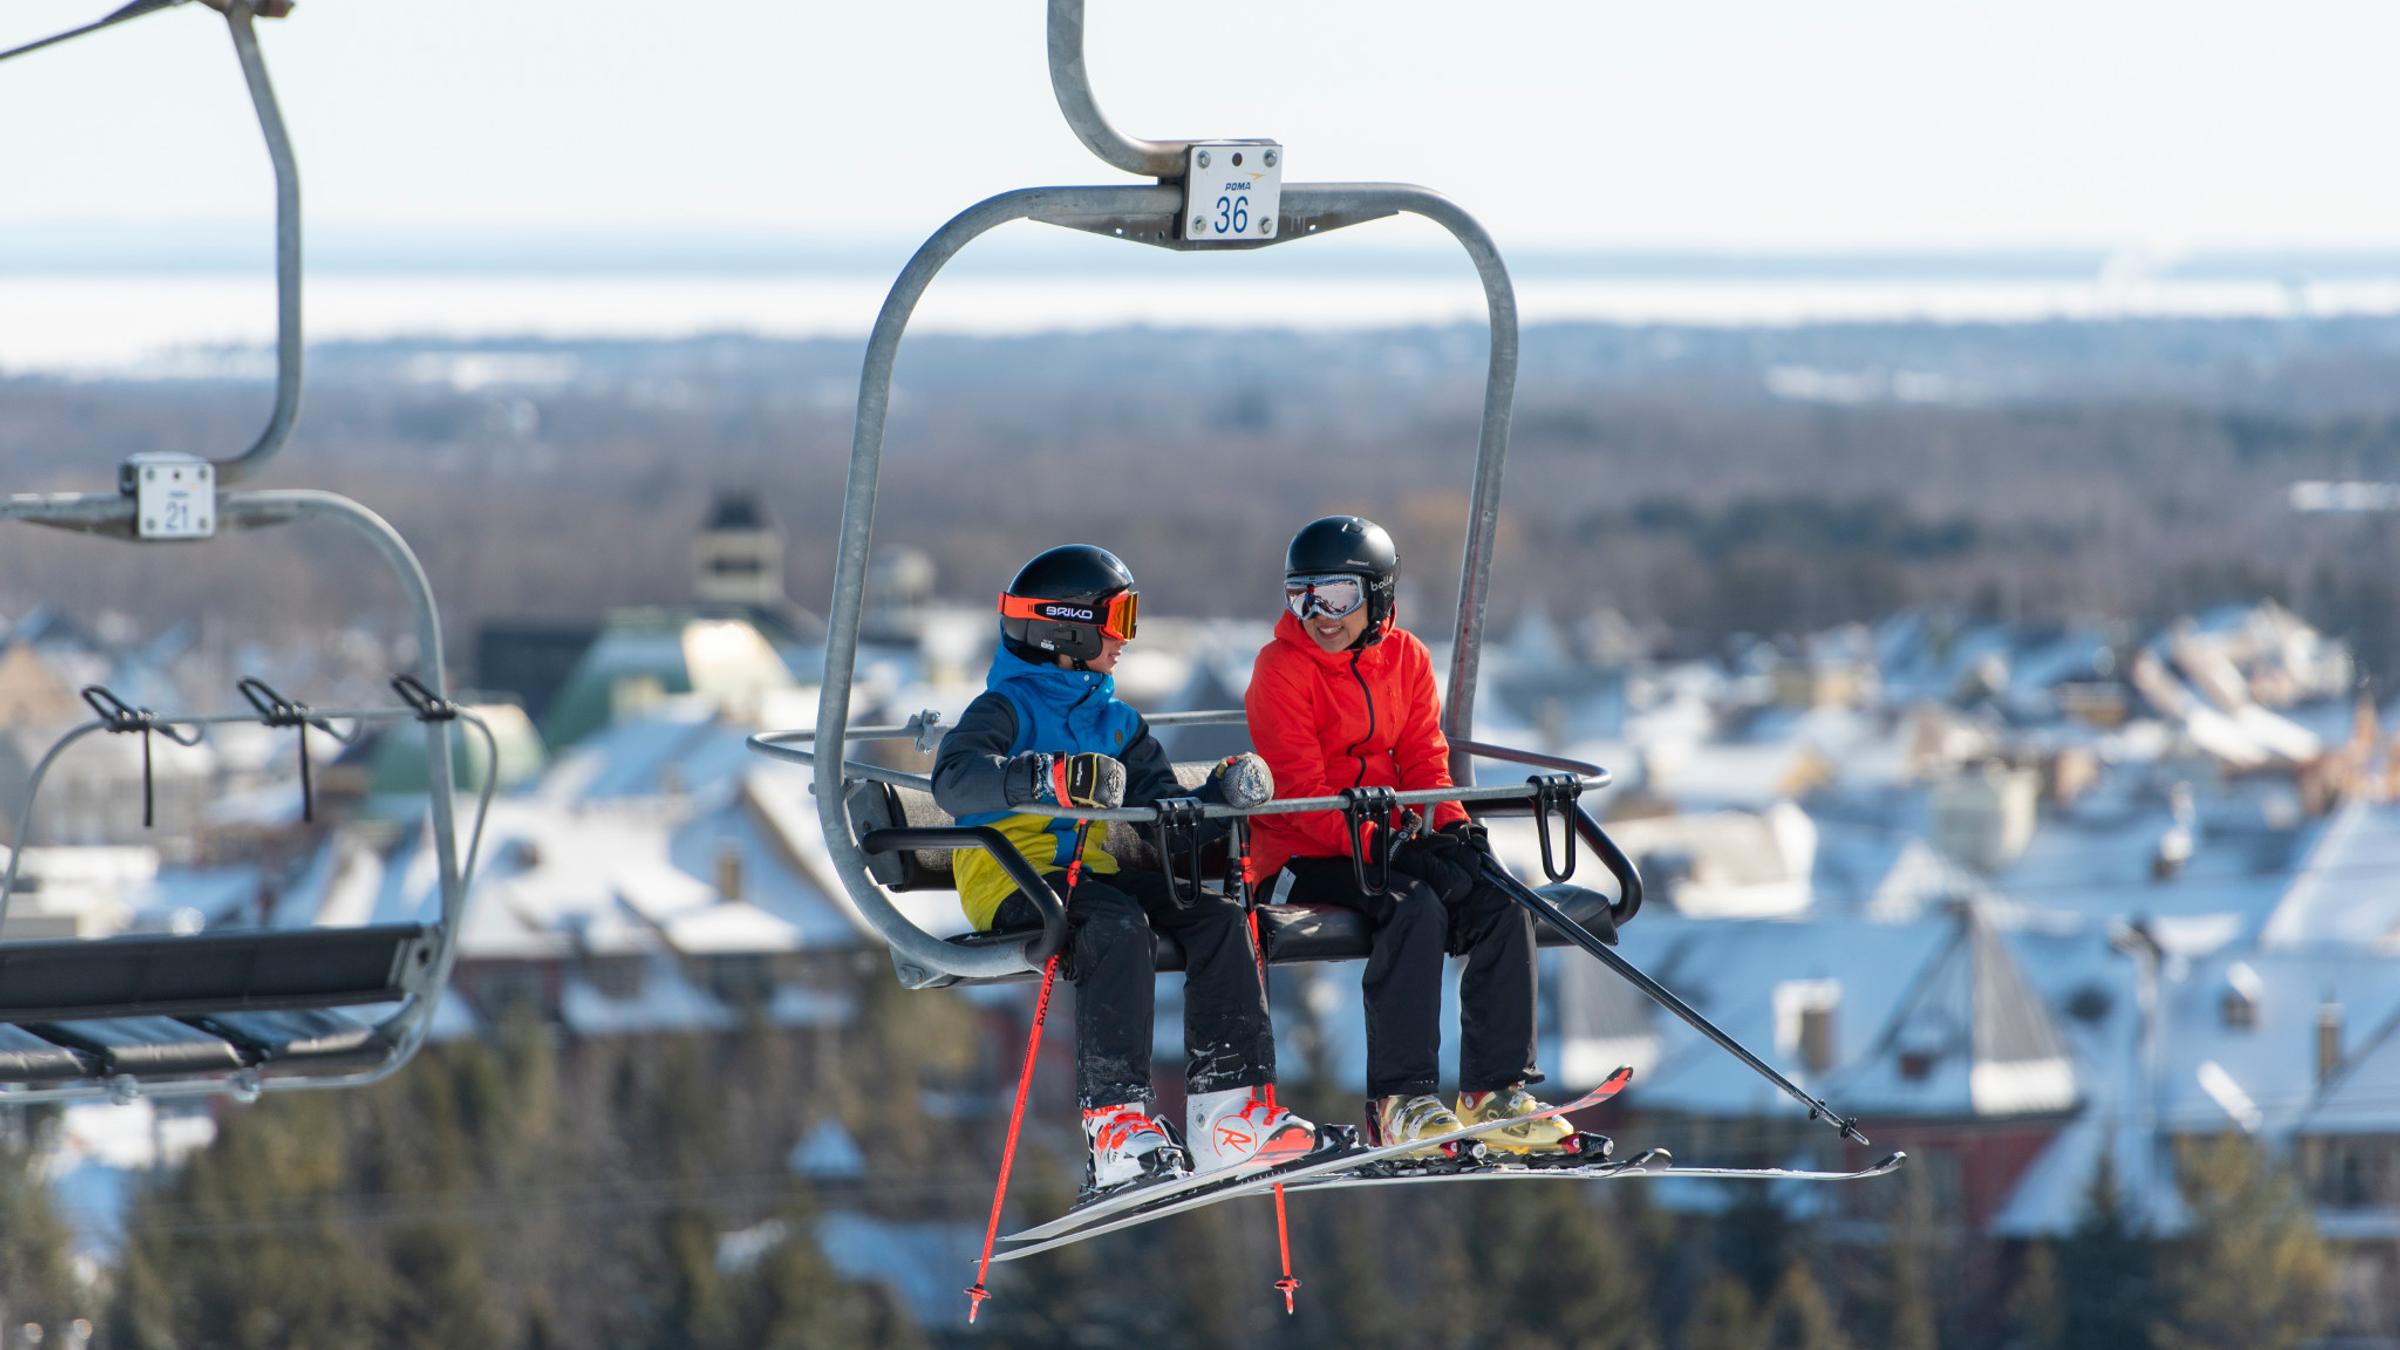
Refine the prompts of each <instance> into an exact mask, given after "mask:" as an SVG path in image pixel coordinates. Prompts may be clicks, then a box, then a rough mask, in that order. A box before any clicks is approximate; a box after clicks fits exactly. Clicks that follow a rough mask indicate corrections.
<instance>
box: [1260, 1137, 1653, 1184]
mask: <svg viewBox="0 0 2400 1350" xmlns="http://www.w3.org/2000/svg"><path fill="white" fill-rule="evenodd" d="M1666 1157H1667V1151H1666V1150H1665V1149H1663V1148H1654V1149H1649V1150H1646V1151H1644V1152H1641V1153H1637V1154H1635V1155H1634V1156H1632V1157H1630V1158H1627V1159H1626V1160H1624V1161H1623V1162H1579V1163H1526V1162H1519V1161H1516V1160H1515V1155H1513V1154H1512V1155H1508V1156H1507V1157H1506V1158H1504V1159H1503V1160H1501V1161H1498V1162H1492V1161H1486V1162H1484V1163H1482V1164H1481V1165H1479V1166H1475V1167H1460V1168H1453V1169H1451V1170H1449V1171H1429V1170H1411V1171H1401V1170H1397V1169H1395V1170H1388V1171H1387V1170H1384V1169H1380V1168H1362V1169H1358V1170H1354V1171H1348V1172H1335V1173H1332V1174H1330V1175H1326V1176H1320V1177H1316V1178H1314V1179H1312V1180H1308V1181H1301V1182H1295V1183H1293V1184H1291V1185H1288V1186H1286V1187H1285V1188H1284V1189H1285V1190H1286V1191H1289V1192H1291V1193H1293V1194H1299V1193H1301V1192H1304V1191H1343V1190H1351V1189H1354V1188H1356V1187H1360V1186H1411V1185H1415V1184H1417V1183H1419V1182H1426V1181H1523V1180H1526V1179H1528V1178H1537V1177H1550V1178H1557V1179H1561V1180H1567V1181H1576V1180H1581V1181H1603V1180H1606V1179H1607V1178H1609V1177H1613V1176H1615V1175H1617V1174H1618V1173H1620V1172H1627V1171H1633V1170H1637V1169H1639V1168H1643V1167H1648V1166H1650V1165H1651V1164H1652V1163H1655V1162H1659V1161H1663V1160H1665V1159H1666Z"/></svg>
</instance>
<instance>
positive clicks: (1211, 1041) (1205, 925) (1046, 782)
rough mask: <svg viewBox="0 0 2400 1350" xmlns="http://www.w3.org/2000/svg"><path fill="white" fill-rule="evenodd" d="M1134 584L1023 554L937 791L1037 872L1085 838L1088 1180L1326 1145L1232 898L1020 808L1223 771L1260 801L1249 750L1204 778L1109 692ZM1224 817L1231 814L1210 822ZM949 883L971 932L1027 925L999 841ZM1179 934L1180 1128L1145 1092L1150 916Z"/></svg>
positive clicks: (1208, 791)
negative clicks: (1123, 856)
mask: <svg viewBox="0 0 2400 1350" xmlns="http://www.w3.org/2000/svg"><path fill="white" fill-rule="evenodd" d="M1138 607H1139V596H1138V593H1137V592H1136V591H1135V589H1134V582H1133V574H1132V572H1130V571H1128V570H1127V569H1126V566H1125V564H1124V563H1123V562H1121V561H1119V560H1118V559H1117V556H1116V555H1115V554H1113V553H1110V552H1109V551H1108V550H1106V549H1103V548H1096V547H1094V546H1092V545H1090V544H1068V545H1064V546H1061V547H1059V548H1054V549H1050V550H1048V551H1047V552H1044V553H1042V554H1039V555H1037V556H1036V557H1035V558H1034V559H1033V560H1032V561H1031V562H1028V563H1026V564H1025V566H1024V568H1023V569H1021V570H1020V571H1019V572H1018V573H1017V575H1016V579H1015V580H1014V581H1011V582H1010V583H1009V586H1008V589H1007V591H1005V592H1004V593H1002V595H1001V596H1000V648H999V650H998V651H997V652H995V653H994V654H993V657H992V667H991V672H990V674H989V675H988V676H987V677H986V678H985V682H984V683H985V692H984V693H982V694H981V695H979V696H977V698H976V699H975V701H974V702H973V703H970V704H969V705H967V710H966V712H965V714H964V715H962V716H961V717H960V719H959V721H958V725H957V726H956V727H954V728H952V730H951V731H950V733H949V734H948V735H946V736H944V737H943V738H942V745H941V750H940V753H939V754H938V755H937V756H936V758H935V762H934V768H933V792H934V800H935V801H936V802H937V803H938V804H939V805H940V806H941V807H942V809H943V810H945V811H948V812H950V813H951V814H952V815H953V816H955V817H956V818H957V819H958V823H959V824H961V825H990V826H994V827H996V828H997V829H999V831H1000V832H1001V833H1002V834H1004V835H1006V836H1007V837H1008V839H1009V841H1010V842H1011V843H1013V844H1014V845H1016V847H1017V850H1018V852H1020V853H1022V854H1023V855H1024V856H1025V858H1026V860H1027V861H1028V862H1030V863H1032V864H1033V866H1034V868H1035V869H1036V870H1037V871H1040V872H1042V873H1043V874H1045V876H1046V877H1049V876H1055V875H1056V874H1059V873H1062V872H1064V871H1066V870H1067V868H1068V864H1069V863H1070V862H1072V861H1073V860H1074V858H1075V856H1076V846H1077V844H1078V843H1079V842H1080V843H1081V844H1082V854H1081V856H1082V861H1083V865H1082V867H1081V869H1080V870H1079V872H1078V874H1077V879H1076V881H1075V883H1074V885H1073V886H1072V888H1071V893H1070V888H1068V887H1065V886H1059V887H1058V889H1059V890H1060V891H1061V893H1062V894H1065V895H1066V898H1067V924H1068V932H1069V935H1068V941H1067V946H1066V948H1065V957H1066V959H1065V962H1064V969H1065V972H1066V975H1067V978H1068V979H1069V980H1070V981H1071V982H1073V984H1074V986H1075V1049H1076V1094H1077V1097H1078V1099H1079V1101H1080V1104H1081V1106H1082V1109H1083V1131H1084V1138H1085V1140H1086V1142H1087V1144H1088V1145H1089V1156H1088V1163H1087V1167H1086V1171H1085V1187H1086V1190H1087V1191H1089V1192H1097V1191H1106V1190H1112V1189H1115V1188H1117V1187H1119V1186H1124V1185H1127V1184H1130V1183H1132V1182H1136V1181H1144V1180H1151V1179H1164V1178H1170V1177H1176V1176H1182V1175H1185V1174H1187V1173H1188V1172H1189V1171H1190V1170H1191V1169H1192V1168H1193V1167H1194V1166H1196V1167H1197V1168H1198V1170H1200V1171H1202V1172H1209V1171H1215V1170H1218V1169H1222V1168H1229V1167H1236V1166H1242V1165H1266V1164H1272V1163H1277V1162H1282V1161H1285V1160H1287V1159H1290V1158H1294V1157H1297V1156H1299V1155H1301V1154H1303V1153H1306V1152H1308V1151H1309V1150H1310V1149H1312V1148H1313V1147H1315V1145H1316V1127H1315V1126H1314V1125H1312V1124H1310V1123H1309V1122H1308V1121H1306V1120H1303V1119H1301V1118H1300V1117H1298V1116H1296V1115H1294V1114H1292V1113H1291V1112H1290V1111H1287V1110H1284V1109H1282V1108H1280V1107H1278V1106H1275V1105H1274V1104H1273V1103H1272V1095H1273V1094H1272V1092H1271V1090H1270V1091H1264V1092H1262V1091H1261V1089H1271V1085H1272V1084H1273V1083H1274V1081H1275V1040H1274V1036H1273V1033H1272V1031H1271V1029H1270V1027H1269V1024H1268V1020H1267V1002H1266V995H1265V992H1264V990H1263V989H1262V987H1261V984H1260V980H1259V972H1258V964H1257V957H1256V954H1255V949H1254V948H1253V947H1252V946H1251V944H1250V933H1249V926H1248V924H1247V922H1246V920H1245V916H1244V915H1243V913H1242V911H1241V909H1240V908H1239V907H1238V906H1237V905H1235V904H1234V903H1233V902H1232V901H1230V900H1228V899H1227V898H1225V897H1224V896H1222V895H1216V894H1211V893H1207V892H1204V891H1201V890H1200V889H1199V886H1198V884H1197V881H1196V880H1195V879H1191V878H1184V879H1180V880H1179V881H1178V882H1177V883H1176V884H1175V885H1173V886H1172V887H1171V886H1170V884H1169V881H1168V879H1167V877H1166V876H1165V875H1164V874H1162V873H1161V872H1159V871H1156V870H1152V869H1142V870H1132V869H1127V868H1123V867H1121V866H1120V865H1119V863H1118V860H1117V859H1116V858H1115V857H1113V856H1111V855H1110V854H1109V852H1108V850H1107V848H1106V847H1105V844H1106V836H1107V831H1106V829H1105V828H1086V827H1085V826H1084V825H1082V824H1081V823H1079V822H1076V821H1073V820H1062V819H1057V818H1054V817H1050V816H1041V815H1032V814H1028V813H1025V812H1023V811H1020V810H1018V809H1017V808H1019V807H1023V806H1027V805H1031V804H1036V803H1038V804H1042V805H1049V806H1066V807H1086V808H1102V809H1105V808H1111V807H1116V806H1120V805H1123V804H1125V803H1127V802H1131V803H1133V804H1135V805H1147V804H1150V803H1154V802H1156V801H1158V800H1159V799H1161V798H1164V797H1182V796H1194V795H1197V796H1200V797H1202V798H1204V799H1205V798H1210V797H1214V798H1216V799H1218V800H1223V797H1224V792H1225V787H1226V784H1227V783H1228V782H1229V781H1238V779H1237V776H1241V775H1250V776H1253V777H1252V781H1251V782H1249V783H1246V784H1242V785H1241V786H1242V787H1243V788H1244V789H1245V790H1244V791H1242V792H1240V793H1238V794H1237V795H1238V796H1241V797H1244V798H1248V799H1252V800H1263V799H1264V798H1265V797H1266V796H1267V795H1268V794H1269V792H1270V791H1271V785H1269V784H1265V783H1263V782H1259V781H1257V780H1258V779H1260V778H1263V776H1264V772H1265V769H1264V766H1263V765H1262V764H1261V763H1260V762H1259V760H1258V757H1257V756H1255V755H1243V756H1237V757H1235V758H1233V759H1230V760H1228V761H1226V762H1225V763H1223V764H1220V765H1219V766H1218V767H1217V770H1216V772H1215V774H1214V775H1212V776H1211V778H1210V780H1209V782H1208V784H1207V785H1206V786H1205V787H1203V788H1202V789H1201V790H1200V791H1199V792H1197V793H1193V792H1190V791H1187V790H1186V789H1184V788H1182V787H1181V786H1180V785H1179V784H1178V783H1177V781H1176V778H1175V773H1174V766H1173V765H1172V763H1171V762H1170V761H1169V760H1168V759H1167V756H1166V753H1165V751H1164V750H1162V749H1161V748H1160V747H1159V744H1158V741H1157V739H1156V738H1155V737H1153V736H1152V735H1151V734H1150V729H1149V727H1148V725H1147V724H1145V723H1144V722H1143V720H1142V718H1141V717H1140V715H1139V714H1137V713H1136V712H1134V710H1133V709H1132V708H1130V707H1127V706H1126V705H1125V704H1124V703H1122V702H1120V701H1119V700H1118V699H1117V697H1116V692H1115V691H1116V682H1115V680H1114V679H1113V678H1112V676H1111V675H1110V672H1111V671H1113V670H1114V669H1115V668H1116V664H1117V659H1118V656H1119V654H1120V653H1122V652H1123V651H1124V649H1125V644H1126V643H1127V642H1129V641H1131V640H1132V638H1133V635H1134V623H1135V616H1136V611H1137V609H1138ZM1207 825H1215V826H1216V827H1217V832H1218V833H1222V829H1223V823H1222V822H1208V823H1207V824H1206V825H1204V826H1203V829H1204V830H1205V829H1206V828H1207ZM951 857H952V867H953V869H954V873H955V875H956V877H957V881H958V894H959V900H960V902H961V904H962V905H963V906H964V907H965V909H966V912H967V917H968V919H969V920H971V921H972V922H973V923H974V925H975V926H976V927H977V928H978V929H985V930H988V929H992V928H1017V927H1030V926H1033V925H1035V924H1037V923H1038V922H1039V917H1038V915H1037V913H1036V911H1035V910H1034V908H1033V904H1032V902H1031V901H1030V900H1028V899H1026V898H1025V896H1024V895H1022V894H1021V893H1019V892H1018V890H1017V887H1016V884H1015V883H1014V882H1013V881H1011V880H1010V879H1009V877H1008V874H1007V873H1006V872H1005V871H1004V870H1003V869H1002V868H1001V866H1000V864H999V863H998V862H997V861H995V860H994V859H993V858H992V857H991V855H989V854H988V853H985V852H983V851H982V850H980V849H960V850H958V851H957V852H955V853H953V854H952V855H951ZM1153 927H1156V928H1158V929H1162V930H1165V931H1168V932H1171V933H1172V934H1173V935H1174V937H1175V941H1176V942H1177V944H1178V945H1179V946H1181V948H1182V949H1183V954H1184V1046H1185V1057H1184V1058H1185V1076H1186V1082H1187V1085H1188V1088H1189V1095H1188V1097H1187V1099H1186V1107H1185V1122H1186V1132H1185V1135H1184V1139H1185V1140H1187V1141H1188V1153H1187V1146H1186V1145H1185V1144H1183V1143H1179V1142H1178V1141H1177V1140H1176V1138H1175V1137H1174V1135H1173V1133H1172V1130H1171V1129H1170V1128H1169V1127H1168V1126H1167V1124H1166V1123H1165V1122H1164V1121H1162V1120H1160V1119H1159V1118H1158V1115H1157V1111H1156V1103H1155V1100H1154V1097H1153V1094H1152V1091H1151V1081H1150V1060H1151V1055H1150V1050H1151V1026H1152V1023H1153V1020H1154V1019H1153V1016H1152V1008H1153V999H1154V996H1155V992H1156V991H1155V988H1154V983H1153V982H1154V980H1155V976H1156V972H1155V968H1154V965H1153V945H1152V939H1151V929H1152V928H1153Z"/></svg>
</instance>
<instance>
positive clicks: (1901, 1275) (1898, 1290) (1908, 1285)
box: [1883, 1170, 1943, 1350]
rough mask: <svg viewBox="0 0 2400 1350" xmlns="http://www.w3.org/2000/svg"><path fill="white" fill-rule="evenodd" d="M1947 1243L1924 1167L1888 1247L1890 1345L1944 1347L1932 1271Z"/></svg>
mask: <svg viewBox="0 0 2400 1350" xmlns="http://www.w3.org/2000/svg"><path fill="white" fill-rule="evenodd" d="M1942 1245H1943V1244H1942V1241H1941V1235H1940V1234H1939V1232H1938V1231H1937V1230H1936V1229H1935V1226H1934V1222H1933V1192H1932V1188H1931V1186H1930V1185H1929V1184H1928V1183H1927V1181H1926V1179H1925V1174H1924V1173H1923V1172H1922V1171H1917V1170H1911V1171H1908V1172H1906V1173H1904V1174H1903V1175H1902V1178H1901V1185H1900V1205H1899V1208H1898V1210H1897V1211H1895V1212H1894V1213H1893V1215H1892V1220H1891V1232H1890V1240H1889V1241H1888V1242H1887V1243H1886V1244H1885V1250H1884V1297H1883V1344H1884V1345H1885V1346H1887V1347H1890V1350H1939V1347H1940V1345H1941V1333H1940V1330H1939V1329H1938V1328H1937V1327H1936V1325H1935V1322H1934V1296H1933V1287H1932V1286H1933V1280H1932V1273H1931V1272H1932V1268H1933V1263H1934V1262H1935V1260H1936V1259H1937V1257H1938V1256H1939V1250H1938V1249H1939V1248H1940V1247H1941V1246H1942Z"/></svg>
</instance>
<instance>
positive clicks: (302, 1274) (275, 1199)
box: [111, 1094, 399, 1350]
mask: <svg viewBox="0 0 2400 1350" xmlns="http://www.w3.org/2000/svg"><path fill="white" fill-rule="evenodd" d="M339 1112H340V1106H339V1104H338V1102H337V1101H336V1099H334V1098H332V1097H330V1096H324V1095H313V1094H295V1095H291V1096H284V1097H275V1098H270V1099H268V1100H266V1101H264V1102H260V1103H258V1104H256V1105H254V1106H251V1107H249V1108H247V1109H244V1110H240V1111H236V1112H233V1113H231V1114H229V1115H227V1116H226V1117H225V1118H224V1119H223V1120H222V1122H221V1123H220V1126H219V1134H218V1137H217V1140H216V1142H215V1144H214V1145H212V1146H211V1147H210V1148H208V1149H206V1150H204V1151H203V1152H201V1153H199V1154H197V1155H195V1156H194V1157H193V1158H192V1159H191V1161H190V1162H189V1163H187V1164H186V1166H185V1168H184V1171H183V1174H182V1175H181V1176H180V1177H179V1178H177V1179H176V1181H175V1182H174V1183H173V1184H172V1185H170V1186H168V1187H165V1188H162V1189H159V1190H156V1191H150V1192H146V1193H145V1194H143V1195H142V1196H141V1197H140V1198H139V1199H137V1200H136V1201H135V1204H134V1207H133V1213H132V1215H131V1218H130V1220H129V1222H128V1224H127V1245H128V1253H127V1257H126V1264H127V1278H125V1279H124V1280H122V1281H121V1283H120V1291H119V1298H118V1308H117V1309H116V1311H115V1313H114V1314H113V1315H112V1319H111V1321H112V1330H113V1332H114V1336H113V1338H112V1344H117V1345H123V1346H128V1347H142V1346H151V1345H207V1346H212V1347H214V1346H224V1347H231V1348H232V1350H248V1348H249V1347H257V1348H258V1350H267V1348H268V1347H282V1346H293V1345H371V1344H374V1343H375V1339H376V1336H377V1333H378V1331H379V1329H380V1328H381V1327H382V1326H383V1325H384V1324H385V1322H386V1321H387V1320H388V1318H389V1314H390V1311H391V1309H392V1306H393V1303H394V1301H395V1299H396V1298H397V1297H398V1294H399V1291H398V1289H397V1288H396V1286H395V1283H394V1281H393V1280H392V1278H391V1275H390V1272H389V1270H388V1269H387V1268H386V1267H385V1266H384V1264H383V1263H382V1262H381V1261H379V1260H378V1259H377V1258H376V1257H375V1255H374V1253H373V1252H371V1251H370V1250H369V1249H367V1248H366V1247H365V1246H364V1244H362V1243H361V1242H360V1241H359V1240H358V1238H357V1237H356V1236H355V1234H354V1231H353V1225H352V1224H351V1223H349V1222H346V1221H345V1219H346V1215H345V1206H346V1202H347V1200H348V1198H349V1197H347V1195H346V1194H345V1189H344V1188H345V1184H346V1178H347V1175H348V1171H349V1158H348V1157H347V1155H346V1153H345V1150H344V1149H343V1148H342V1147H341V1132H340V1131H339V1129H338V1128H336V1125H337V1121H338V1117H339Z"/></svg>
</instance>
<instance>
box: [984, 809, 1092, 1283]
mask: <svg viewBox="0 0 2400 1350" xmlns="http://www.w3.org/2000/svg"><path fill="white" fill-rule="evenodd" d="M1091 830H1092V822H1090V821H1088V820H1079V821H1077V822H1075V855H1074V857H1072V858H1071V859H1069V860H1068V862H1067V893H1066V895H1065V897H1064V900H1065V901H1066V902H1068V903H1072V902H1073V901H1074V899H1075V883H1076V882H1077V881H1079V880H1081V879H1082V877H1083V841H1084V838H1085V836H1087V835H1089V834H1090V833H1091ZM1057 983H1058V953H1056V952H1053V953H1051V955H1050V959H1049V960H1047V961H1045V962H1043V963H1042V992H1041V996H1040V997H1038V998H1036V999H1035V1000H1034V1001H1033V1030H1032V1031H1030V1032H1028V1033H1027V1034H1026V1037H1025V1067H1024V1068H1022V1069H1020V1070H1018V1071H1017V1101H1016V1104H1015V1105H1014V1106H1011V1107H1010V1108H1009V1111H1008V1141H1007V1142H1006V1143H1005V1144H1003V1145H1001V1147H1000V1179H999V1181H997V1182H995V1183H994V1184H993V1186H992V1217H991V1219H990V1220H989V1221H988V1222H986V1223H985V1224H984V1226H983V1256H982V1257H981V1258H980V1259H979V1260H977V1261H976V1263H975V1283H974V1284H972V1285H969V1286H968V1287H967V1324H968V1325H969V1326H973V1325H974V1323H975V1314H977V1313H979V1312H982V1311H983V1301H984V1300H985V1299H987V1298H990V1297H991V1296H992V1291H991V1290H989V1289H987V1288H985V1287H984V1284H983V1281H984V1277H985V1276H987V1275H989V1274H991V1271H992V1244H993V1243H994V1242H997V1241H998V1240H999V1238H1000V1207H1001V1205H1002V1204H1003V1203H1004V1202H1005V1201H1006V1200H1007V1199H1008V1173H1009V1169H1010V1168H1011V1167H1013V1166H1015V1164H1016V1161H1017V1132H1018V1130H1019V1129H1020V1128H1022V1127H1023V1125H1024V1124H1025V1094H1026V1093H1027V1091H1028V1090H1030V1089H1031V1088H1032V1087H1033V1063H1034V1060H1035V1059H1036V1058H1038V1057H1039V1056H1040V1055H1041V1053H1042V1024H1043V1023H1044V1022H1047V1021H1048V1020H1050V990H1051V989H1052V987H1054V986H1055V985H1056V984H1057Z"/></svg>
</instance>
